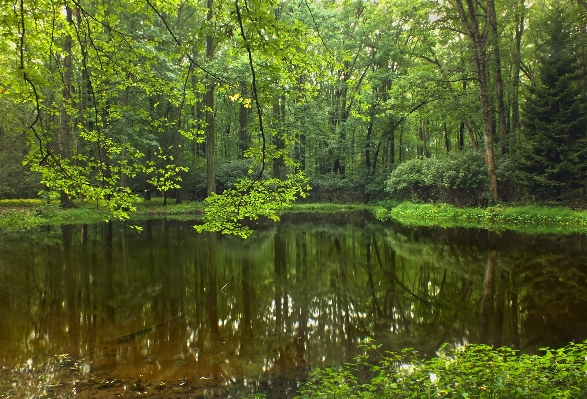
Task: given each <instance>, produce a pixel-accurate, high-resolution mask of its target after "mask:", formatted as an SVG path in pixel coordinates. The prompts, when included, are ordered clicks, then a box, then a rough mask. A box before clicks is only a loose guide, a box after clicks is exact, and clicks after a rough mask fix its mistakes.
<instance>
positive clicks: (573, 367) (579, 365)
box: [298, 342, 587, 399]
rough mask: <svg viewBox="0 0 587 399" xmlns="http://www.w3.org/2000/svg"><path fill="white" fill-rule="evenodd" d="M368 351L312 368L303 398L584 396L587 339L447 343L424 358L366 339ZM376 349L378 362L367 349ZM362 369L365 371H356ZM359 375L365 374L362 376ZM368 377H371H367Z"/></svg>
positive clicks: (498, 398)
mask: <svg viewBox="0 0 587 399" xmlns="http://www.w3.org/2000/svg"><path fill="white" fill-rule="evenodd" d="M364 348H365V355H363V356H361V357H359V358H358V359H357V361H356V362H355V363H353V364H347V365H345V366H344V367H343V368H342V369H341V370H333V369H324V370H320V369H318V370H316V371H314V372H313V373H312V377H311V379H310V380H309V381H308V382H307V383H306V384H304V386H303V387H302V388H301V396H299V397H298V398H300V399H311V398H421V399H429V398H483V399H484V398H488V399H489V398H493V399H501V398H503V399H506V398H520V399H521V398H528V399H530V398H532V399H534V398H569V399H571V398H577V399H579V398H585V397H586V396H587V376H586V375H585V371H586V369H587V366H586V360H585V359H586V357H585V356H586V355H587V343H582V344H569V345H568V346H566V347H564V348H562V349H558V350H552V349H548V348H546V349H545V350H544V351H545V354H544V355H542V356H539V355H519V354H518V353H516V351H514V350H512V349H510V348H498V349H492V348H491V347H489V346H487V345H467V346H465V347H461V348H457V349H452V348H449V347H446V346H445V347H443V348H441V350H440V351H439V353H438V357H435V358H432V359H429V360H422V359H419V358H418V356H417V354H416V352H415V351H413V350H410V349H406V350H403V351H402V352H399V353H397V352H387V353H386V354H385V355H381V354H379V353H378V347H377V346H376V345H373V344H371V343H369V342H367V343H366V344H364ZM371 351H375V352H376V353H377V354H378V358H379V360H378V362H377V363H371V362H370V361H369V356H368V355H367V353H369V352H371ZM356 370H360V371H361V372H360V373H356ZM358 375H360V376H361V377H358ZM365 377H367V378H365Z"/></svg>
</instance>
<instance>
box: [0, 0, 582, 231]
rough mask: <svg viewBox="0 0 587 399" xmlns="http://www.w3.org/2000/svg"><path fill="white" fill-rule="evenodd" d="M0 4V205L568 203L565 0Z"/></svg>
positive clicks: (576, 107)
mask: <svg viewBox="0 0 587 399" xmlns="http://www.w3.org/2000/svg"><path fill="white" fill-rule="evenodd" d="M1 4H2V7H1V8H0V10H1V11H0V18H1V23H0V33H1V35H0V65H1V68H0V175H1V176H2V177H1V178H0V197H1V198H19V197H20V198H28V197H35V196H38V195H41V196H43V197H44V198H48V199H49V198H53V199H58V198H60V200H61V203H62V205H63V206H67V205H70V204H71V200H72V199H85V200H87V201H94V202H97V203H98V204H100V205H101V206H105V207H107V208H108V209H110V210H111V211H112V212H113V213H114V215H115V216H116V215H117V216H121V217H124V214H125V212H127V211H128V210H129V209H132V207H133V201H134V199H135V198H139V197H143V198H144V199H146V200H148V199H150V198H151V196H152V195H161V196H164V197H165V199H166V201H167V200H168V199H169V198H173V199H174V201H181V200H186V199H190V200H201V199H204V198H206V197H208V198H209V206H210V209H214V207H216V212H212V213H210V215H212V218H215V220H221V219H222V218H227V219H230V220H235V219H242V218H245V217H247V216H251V215H254V214H265V215H267V216H269V217H271V216H272V215H274V212H276V211H277V210H278V209H279V208H280V207H282V206H286V205H287V204H289V203H291V201H293V200H294V199H295V198H296V197H300V196H302V197H303V196H305V194H306V193H307V192H308V191H309V194H310V197H309V198H310V199H311V200H315V201H318V200H327V201H334V200H337V201H368V200H371V201H374V200H375V201H377V200H388V199H395V200H406V199H409V200H420V201H442V202H448V203H454V204H457V205H486V204H487V205H488V204H496V203H498V202H503V201H506V202H518V201H524V202H537V201H566V202H569V201H570V202H577V201H582V200H583V199H584V197H585V187H586V184H587V177H586V176H587V175H586V174H585V172H586V171H587V143H586V140H587V132H586V126H587V113H586V107H585V97H586V93H587V79H586V78H587V72H586V71H587V29H586V26H587V3H585V2H584V1H583V0H578V1H577V2H574V1H571V0H565V1H564V2H562V3H559V2H552V1H548V0H539V1H536V2H530V1H527V0H497V1H495V0H480V1H472V0H449V1H434V0H339V1H335V0H312V1H309V0H233V1H221V0H216V1H214V0H205V1H204V0H191V1H189V0H188V1H185V0H171V1H169V0H166V1H161V0H146V1H144V2H143V1H138V2H137V1H133V0H120V1H117V2H110V1H87V0H63V1H58V2H57V1H53V0H33V1H30V0H29V1H24V0H13V1H6V0H2V3H1ZM310 188H311V189H310ZM214 193H217V194H214ZM235 204H236V205H238V206H234V205H235Z"/></svg>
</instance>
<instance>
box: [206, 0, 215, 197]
mask: <svg viewBox="0 0 587 399" xmlns="http://www.w3.org/2000/svg"><path fill="white" fill-rule="evenodd" d="M213 7H214V0H208V14H207V15H206V21H208V22H210V21H212V18H213V17H214V12H213ZM206 57H207V58H208V61H212V59H213V58H214V38H213V37H212V34H211V33H210V32H209V33H208V35H207V36H206ZM210 79H212V77H210ZM214 88H215V86H214V81H213V80H211V81H210V82H209V83H208V87H207V88H206V96H205V98H204V103H205V105H206V130H205V132H206V183H207V184H206V187H207V188H206V193H207V195H208V196H210V195H211V194H212V193H215V192H216V176H215V170H216V159H215V157H214V149H215V147H216V144H215V140H214Z"/></svg>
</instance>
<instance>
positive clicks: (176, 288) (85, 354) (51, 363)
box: [0, 213, 587, 398]
mask: <svg viewBox="0 0 587 399" xmlns="http://www.w3.org/2000/svg"><path fill="white" fill-rule="evenodd" d="M192 224H193V223H189V222H180V221H166V220H150V221H146V222H142V223H141V225H142V227H143V229H144V230H143V231H142V232H141V233H139V232H137V231H135V230H132V229H130V228H128V227H127V226H125V225H121V224H112V223H110V224H107V223H104V224H97V225H89V226H81V225H76V226H63V227H60V228H55V227H53V228H47V229H45V230H44V231H39V232H28V233H19V234H15V233H11V234H4V235H0V397H18V398H20V397H28V396H34V397H37V396H40V395H42V394H43V392H46V393H47V394H48V396H49V397H70V396H71V395H72V394H74V395H75V397H79V398H113V397H148V398H212V397H231V398H240V397H245V396H246V395H247V394H250V393H256V392H259V393H265V394H267V395H268V397H270V398H291V397H293V396H294V395H295V393H296V389H297V388H298V386H299V384H300V383H301V382H302V381H304V380H305V379H307V377H308V375H309V372H310V370H311V369H313V368H315V367H325V366H337V365H340V364H341V363H343V362H345V361H348V360H351V359H352V358H353V356H355V355H356V354H358V350H357V348H356V345H357V343H358V342H359V340H360V339H364V338H366V337H368V336H370V337H373V338H375V339H376V341H377V342H379V343H381V344H383V347H384V348H385V349H401V348H404V347H415V348H417V349H419V350H421V351H422V352H423V353H424V354H425V355H433V354H434V352H435V350H436V349H437V348H438V347H439V345H440V344H442V343H444V342H448V343H453V344H457V345H458V344H463V343H467V342H476V343H479V342H483V343H490V344H493V345H508V346H512V347H514V348H517V349H520V350H522V351H526V352H533V351H536V350H537V349H538V348H540V347H543V346H551V347H558V346H563V345H565V344H566V343H568V342H570V341H573V340H574V341H582V340H584V339H586V338H587V252H586V244H587V240H586V237H585V235H574V236H573V235H568V236H546V235H543V236H530V235H521V234H517V233H513V232H503V233H490V232H487V231H482V230H471V229H440V228H414V229H410V228H406V227H401V226H398V225H395V224H391V223H389V222H388V223H379V222H377V221H374V220H372V219H371V218H370V217H369V216H368V215H366V214H364V213H348V214H341V215H334V216H333V215H329V216H323V215H286V216H285V217H284V218H283V220H282V222H281V223H279V224H272V225H270V226H260V227H259V228H258V230H257V231H256V233H255V234H254V236H253V237H251V238H250V239H248V240H246V241H244V240H241V239H237V238H231V237H222V236H218V237H217V236H215V235H206V234H197V233H195V232H194V230H193V229H192V228H191V226H192ZM11 395H12V396H11Z"/></svg>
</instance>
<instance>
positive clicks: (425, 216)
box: [377, 202, 587, 234]
mask: <svg viewBox="0 0 587 399" xmlns="http://www.w3.org/2000/svg"><path fill="white" fill-rule="evenodd" d="M377 216H378V218H379V219H384V218H385V217H391V218H392V219H394V220H396V221H398V222H400V223H402V224H405V225H410V226H440V227H475V228H484V229H489V230H506V229H507V230H516V231H521V232H526V233H557V234H566V233H586V232H587V212H586V211H575V210H572V209H570V208H566V207H541V206H535V205H528V206H521V207H508V206H501V205H498V206H494V207H488V208H457V207H455V206H452V205H447V204H414V203H411V202H404V203H401V204H399V205H397V206H396V207H394V208H392V209H391V210H386V211H385V212H382V211H379V214H378V215H377Z"/></svg>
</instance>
